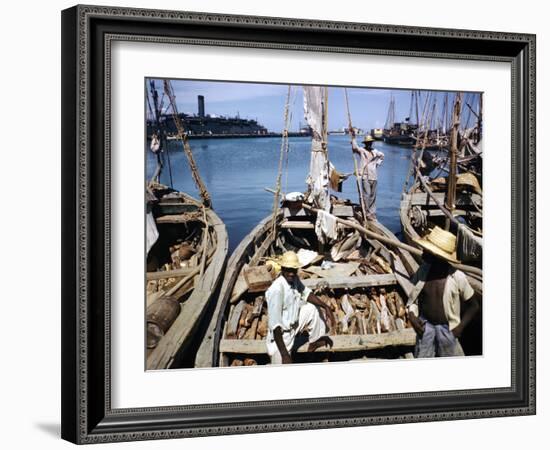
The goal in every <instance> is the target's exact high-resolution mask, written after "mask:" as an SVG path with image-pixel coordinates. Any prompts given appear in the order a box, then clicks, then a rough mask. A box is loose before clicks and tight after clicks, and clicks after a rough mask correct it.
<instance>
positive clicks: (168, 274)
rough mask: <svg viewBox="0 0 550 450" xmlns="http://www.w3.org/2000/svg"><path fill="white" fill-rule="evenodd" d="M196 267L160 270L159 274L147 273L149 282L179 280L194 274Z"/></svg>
mask: <svg viewBox="0 0 550 450" xmlns="http://www.w3.org/2000/svg"><path fill="white" fill-rule="evenodd" d="M194 269H195V268H194V267H186V268H185V269H174V270H160V271H158V272H147V281H152V280H162V279H164V278H179V277H185V276H187V275H189V274H190V273H191V272H193V270H194Z"/></svg>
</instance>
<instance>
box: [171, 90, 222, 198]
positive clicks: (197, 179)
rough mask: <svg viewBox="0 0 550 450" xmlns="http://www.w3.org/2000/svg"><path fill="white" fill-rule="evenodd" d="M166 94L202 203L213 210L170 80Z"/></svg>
mask: <svg viewBox="0 0 550 450" xmlns="http://www.w3.org/2000/svg"><path fill="white" fill-rule="evenodd" d="M164 92H165V93H166V95H167V96H168V98H169V100H170V104H171V105H172V118H173V120H174V124H175V125H176V128H177V130H178V138H179V139H180V140H181V141H182V143H183V151H184V152H185V155H186V156H187V160H188V161H189V167H190V168H191V175H192V176H193V180H194V181H195V185H196V186H197V188H198V189H199V192H200V196H201V198H202V203H203V204H204V205H205V206H206V207H209V208H211V207H212V200H211V198H210V194H209V193H208V190H207V189H206V186H205V185H204V183H203V181H202V178H201V176H200V174H199V169H198V167H197V164H196V163H195V158H194V157H193V152H192V151H191V147H190V146H189V140H188V137H187V132H186V131H185V129H184V127H183V124H182V122H181V118H180V117H179V114H178V108H177V106H176V97H175V95H174V91H173V89H172V83H171V82H170V80H164Z"/></svg>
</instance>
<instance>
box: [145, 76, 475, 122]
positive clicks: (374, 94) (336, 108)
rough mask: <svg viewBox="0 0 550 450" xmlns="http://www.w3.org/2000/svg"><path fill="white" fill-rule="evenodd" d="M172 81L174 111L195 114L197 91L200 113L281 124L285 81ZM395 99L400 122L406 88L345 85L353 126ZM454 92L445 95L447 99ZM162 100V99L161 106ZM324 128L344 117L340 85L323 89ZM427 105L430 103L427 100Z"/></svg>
mask: <svg viewBox="0 0 550 450" xmlns="http://www.w3.org/2000/svg"><path fill="white" fill-rule="evenodd" d="M155 84H156V86H157V89H158V91H159V95H160V96H162V92H163V89H162V81H161V80H155ZM172 86H173V89H174V93H175V95H176V103H177V105H178V110H179V111H180V112H186V113H192V114H196V113H197V110H198V107H197V96H198V95H203V96H204V98H205V112H206V114H216V115H223V116H231V117H235V116H236V115H237V114H238V115H239V116H240V117H241V118H247V119H257V120H258V122H259V123H260V124H262V125H263V126H265V127H266V128H267V129H268V130H269V131H274V132H280V131H281V130H282V129H283V122H284V117H283V116H284V106H285V101H286V94H287V89H288V85H278V84H260V83H240V82H218V81H196V80H172ZM391 95H393V97H394V98H395V120H396V121H397V122H399V121H402V120H404V119H405V117H407V116H408V115H409V111H410V105H411V91H410V90H399V89H391V90H390V89H375V88H348V97H349V106H350V112H351V117H352V121H353V125H354V126H355V127H359V128H362V129H364V130H370V129H371V128H374V127H383V126H384V123H385V121H386V117H387V114H388V105H389V102H390V96H391ZM427 97H428V92H427V91H422V92H421V94H420V99H419V102H418V104H419V106H418V108H419V115H422V108H423V106H424V104H425V101H426V98H427ZM444 97H445V93H444V92H437V93H433V94H432V97H431V98H432V99H433V98H435V99H437V104H438V106H437V109H438V111H439V112H438V113H436V114H435V116H436V117H442V114H441V109H442V107H443V99H444ZM453 98H454V92H453V93H450V95H449V102H452V99H453ZM478 98H479V95H478V94H465V96H464V99H465V101H466V102H468V103H469V104H470V105H471V106H472V107H473V108H474V110H476V111H477V108H478V102H479V100H478ZM167 104H168V101H167V100H165V101H164V105H165V106H166V105H167ZM328 104H329V129H330V130H336V129H341V128H342V127H346V126H347V122H348V118H347V111H346V104H345V96H344V88H342V87H330V88H329V102H328ZM430 104H432V102H431V101H430ZM290 111H291V118H292V120H291V126H290V129H291V130H292V131H295V130H297V129H298V128H299V125H300V124H302V125H305V120H304V117H303V96H302V89H301V86H292V90H291V106H290ZM468 117H469V122H470V125H471V124H472V123H473V121H474V120H475V117H473V115H472V114H471V113H469V111H468V109H467V108H466V107H464V109H463V122H465V121H466V120H467V119H468ZM415 118H416V114H415V107H414V106H413V113H412V120H413V121H416V120H415Z"/></svg>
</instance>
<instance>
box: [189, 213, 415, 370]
mask: <svg viewBox="0 0 550 450" xmlns="http://www.w3.org/2000/svg"><path fill="white" fill-rule="evenodd" d="M356 212H357V205H349V204H348V205H335V206H334V207H333V213H334V214H335V215H336V217H340V218H342V219H344V220H345V221H346V222H348V221H350V222H352V223H355V224H357V225H358V221H357V219H356V217H357V216H356ZM315 222H316V214H315V213H311V212H309V211H307V210H305V209H303V208H301V209H300V210H298V211H293V210H292V209H291V208H289V207H288V206H284V207H283V210H282V211H281V212H280V213H279V214H278V215H277V217H276V220H275V230H276V231H275V232H274V231H273V217H272V216H271V215H270V216H268V217H266V218H265V219H264V220H263V221H262V222H260V223H259V224H258V225H257V226H256V227H255V228H254V230H252V232H251V233H250V234H249V235H248V236H247V237H246V238H245V239H243V241H242V242H241V243H240V245H239V246H238V247H237V248H236V249H235V251H234V252H233V254H232V256H231V258H230V260H229V262H228V265H227V270H226V272H225V277H224V281H223V285H222V288H221V291H220V295H219V299H218V303H217V307H216V311H215V313H214V318H215V319H216V320H215V321H214V320H213V321H212V322H211V325H210V328H209V330H208V332H207V337H206V339H205V341H204V342H203V346H202V347H201V350H199V355H198V359H197V361H196V366H198V367H201V366H202V367H207V366H210V365H215V366H217V365H219V366H230V365H242V364H244V365H253V364H265V363H267V362H269V358H268V356H267V350H266V345H265V333H266V321H267V311H266V308H267V306H266V303H265V299H264V295H265V288H267V287H268V286H269V285H270V283H271V281H272V279H273V278H272V276H271V277H269V278H267V279H266V283H265V284H264V285H263V286H261V287H259V288H258V287H254V289H250V287H249V286H248V284H247V275H248V274H251V273H252V274H253V275H254V272H255V271H254V268H256V269H259V271H258V272H259V273H262V274H267V273H268V270H267V269H266V262H267V261H269V260H270V259H275V260H276V258H277V256H279V255H281V254H282V253H283V252H284V251H287V250H295V251H298V252H303V250H307V251H308V252H313V253H310V254H311V255H313V254H315V255H314V260H313V262H310V263H308V264H306V265H305V266H304V267H302V269H300V271H299V275H300V278H301V280H302V282H303V283H304V285H306V286H308V287H310V288H312V289H313V290H314V291H315V292H316V294H317V295H318V296H319V297H320V298H321V299H323V300H324V301H328V302H332V303H334V302H336V305H335V308H333V309H334V312H335V314H340V315H341V313H339V311H341V308H342V302H343V301H344V302H346V300H343V298H345V297H347V302H348V305H349V306H351V308H352V310H353V311H351V312H350V316H349V318H348V319H347V326H342V327H340V326H339V328H338V329H337V330H332V335H331V338H332V339H333V341H334V347H333V348H332V349H330V350H327V349H326V348H325V349H319V350H318V351H317V352H316V353H317V355H302V356H303V357H301V358H300V357H298V358H297V360H298V361H300V360H301V361H304V360H307V361H310V362H311V361H321V360H326V359H328V360H346V359H356V358H363V357H368V356H367V355H371V354H373V355H376V356H377V357H399V356H404V355H407V356H410V352H411V351H412V346H414V344H415V340H416V334H415V332H414V330H413V329H412V328H410V325H409V323H408V319H407V318H406V315H405V310H404V306H405V304H406V301H407V295H408V292H409V290H410V288H411V284H410V282H409V278H410V276H411V275H412V273H414V272H415V271H416V269H417V268H418V265H417V263H416V261H415V260H414V258H412V256H411V255H410V253H409V252H408V251H406V250H402V249H393V250H390V248H389V247H388V246H386V245H384V244H383V243H380V242H379V241H377V240H375V239H365V238H361V243H360V245H358V246H357V247H356V246H354V245H352V244H353V242H354V241H355V242H357V239H358V238H359V233H358V232H357V231H356V230H355V229H354V228H351V227H344V233H345V236H346V238H345V239H344V240H343V241H340V242H339V245H338V246H324V250H322V251H318V250H319V242H318V240H317V238H316V235H315V232H314V227H315ZM369 230H370V231H372V232H374V233H378V234H381V235H384V236H386V237H387V238H388V239H390V240H394V239H396V238H395V236H394V235H393V234H392V233H391V232H390V231H389V230H387V229H386V228H385V227H384V226H383V225H382V224H380V223H378V222H370V223H369ZM308 244H309V245H308ZM346 244H348V245H346ZM350 245H351V247H350V248H348V250H347V251H345V250H344V251H343V252H342V253H340V254H338V250H337V248H338V247H339V248H345V247H346V246H350ZM321 247H323V246H321ZM335 250H336V251H335ZM346 254H347V256H344V255H346ZM299 255H300V253H299ZM335 259H337V261H334V260H335ZM323 261H330V262H331V263H332V268H331V269H330V268H329V269H323V268H322V267H323V265H322V263H323ZM329 265H331V264H329ZM262 268H264V270H261V269H262ZM249 282H251V281H250V280H249ZM381 289H384V290H385V291H386V297H388V296H389V297H392V298H393V299H395V300H392V301H395V302H396V308H399V307H400V306H401V308H402V310H401V311H400V315H397V312H396V311H393V312H394V313H396V315H392V314H390V317H389V321H390V323H391V325H389V326H388V327H384V325H383V324H382V323H380V317H379V316H380V315H381V314H382V311H380V306H379V304H377V305H376V308H378V311H375V310H374V306H372V305H373V303H371V305H368V307H365V303H366V302H367V298H366V297H368V301H370V302H374V303H376V301H375V300H373V297H376V296H378V298H379V297H380V292H381ZM251 291H253V292H251ZM348 305H345V306H344V307H345V308H348ZM344 314H345V313H344ZM369 317H370V322H369ZM376 317H378V322H376ZM354 318H355V319H354ZM243 321H244V323H243ZM239 322H241V323H240V324H239ZM345 322H346V319H344V318H343V317H340V321H339V323H340V325H342V324H343V323H345ZM352 322H355V323H352ZM373 325H374V328H373ZM369 326H370V328H369ZM376 327H379V328H376ZM306 347H307V346H302V347H300V348H299V349H298V350H297V353H298V354H305V353H306ZM383 350H385V353H384V352H383ZM377 352H378V353H377ZM306 356H307V359H306Z"/></svg>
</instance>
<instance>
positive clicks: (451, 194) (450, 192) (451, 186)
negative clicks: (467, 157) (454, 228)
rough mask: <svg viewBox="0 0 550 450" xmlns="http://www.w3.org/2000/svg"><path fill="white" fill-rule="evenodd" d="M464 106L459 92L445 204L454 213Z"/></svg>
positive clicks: (454, 116) (450, 150) (454, 117)
mask: <svg viewBox="0 0 550 450" xmlns="http://www.w3.org/2000/svg"><path fill="white" fill-rule="evenodd" d="M461 108H462V93H460V92H458V93H457V94H456V97H455V102H454V107H453V119H452V120H453V128H452V130H451V147H450V149H449V176H448V178H447V198H446V200H445V206H446V207H447V209H448V210H449V211H450V212H451V213H452V212H453V211H454V209H455V206H456V205H455V200H456V158H457V154H458V127H459V126H460V111H461ZM449 227H450V221H449V220H448V219H447V220H446V222H445V228H446V229H447V230H448V229H449Z"/></svg>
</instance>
